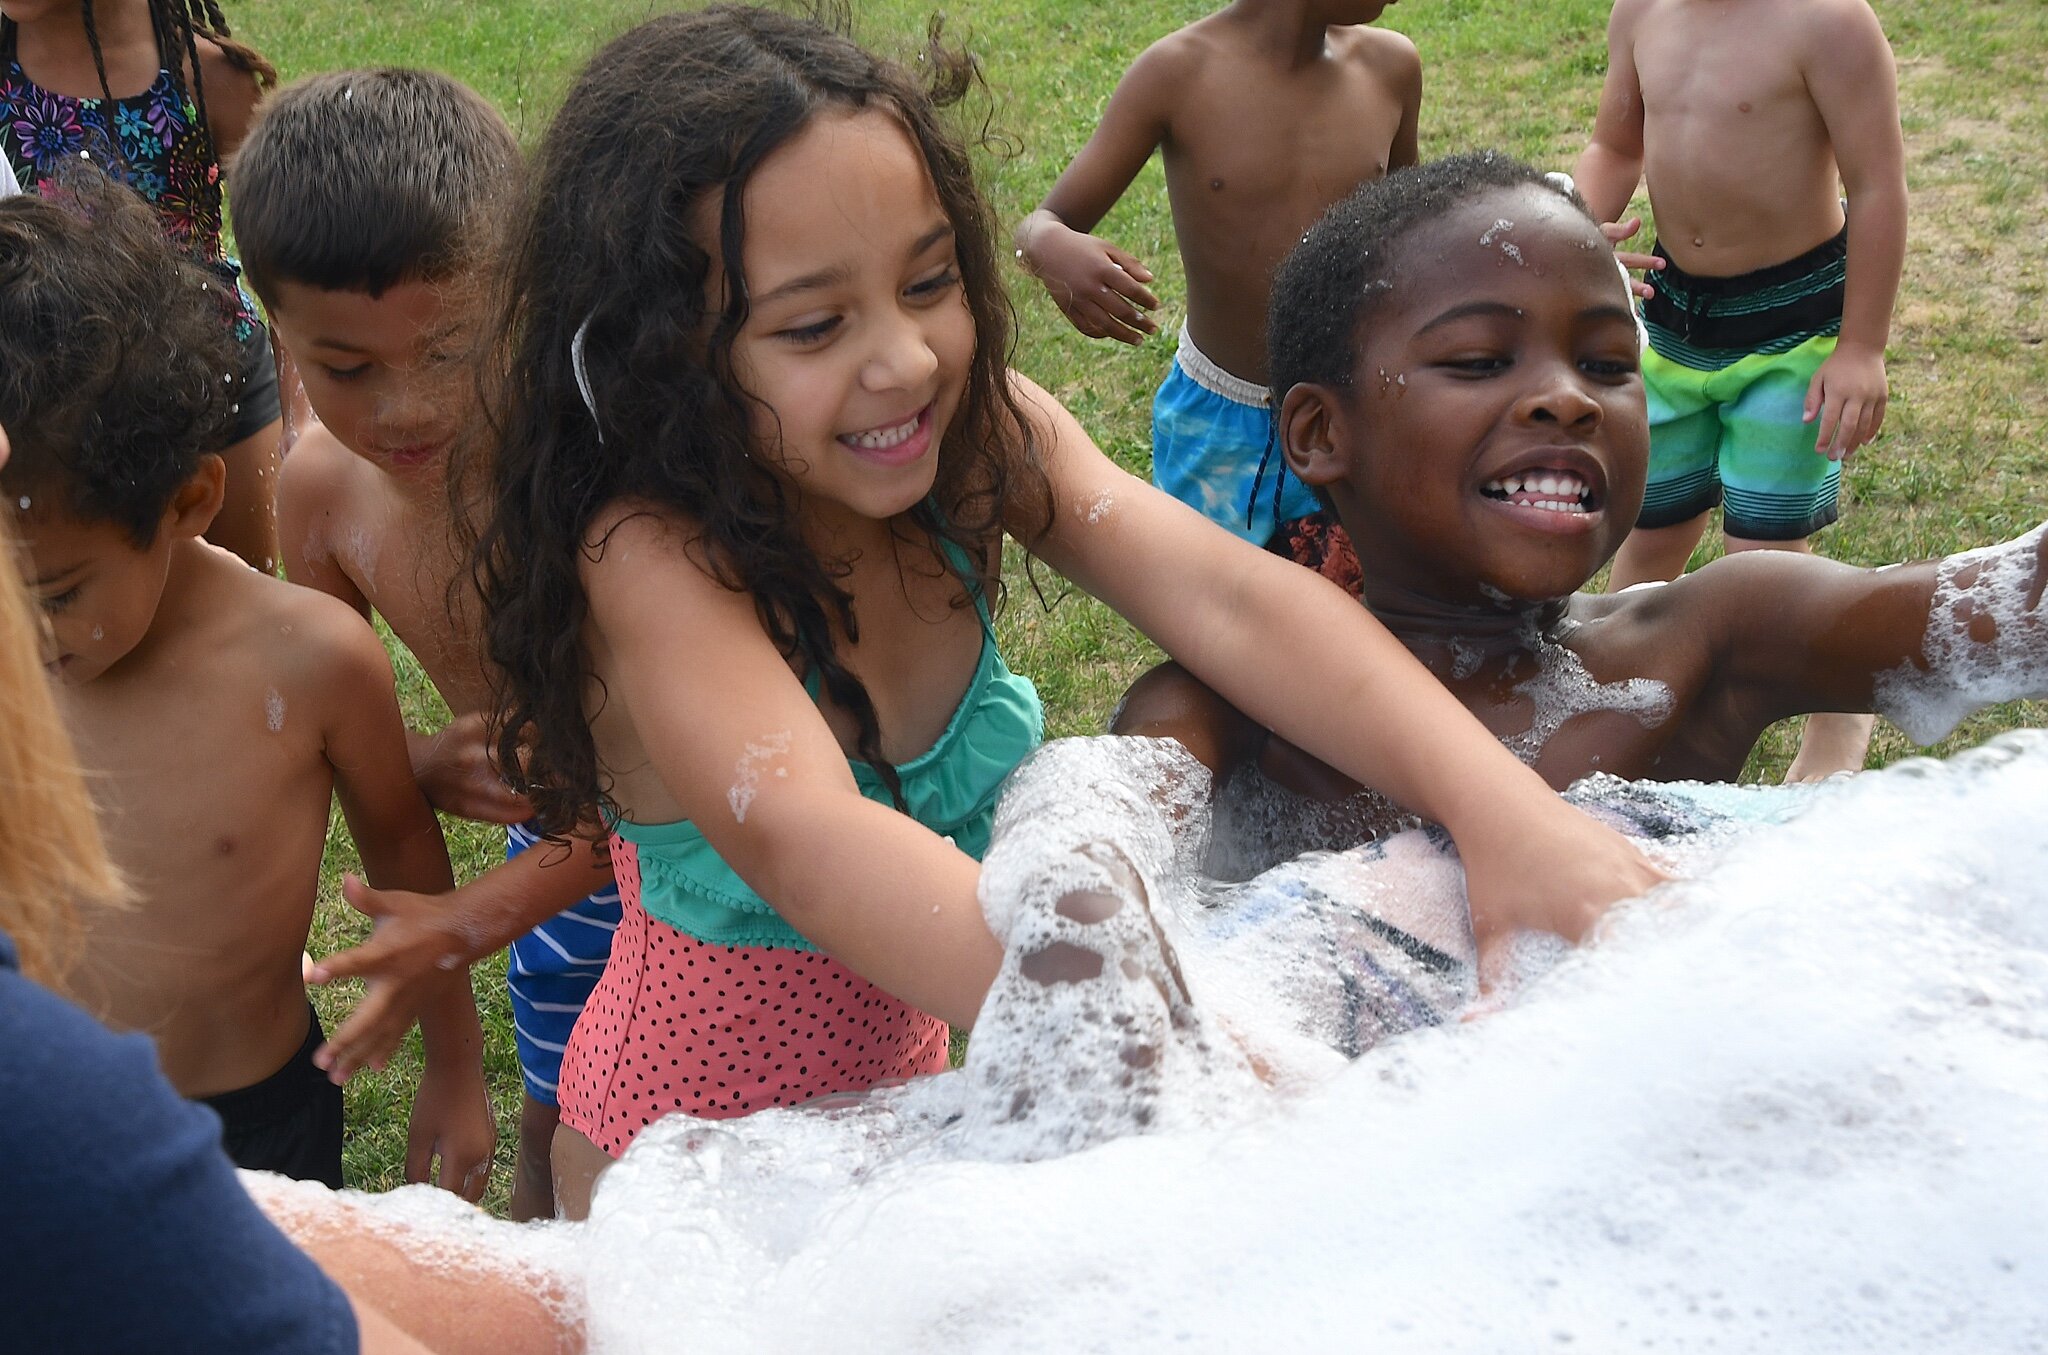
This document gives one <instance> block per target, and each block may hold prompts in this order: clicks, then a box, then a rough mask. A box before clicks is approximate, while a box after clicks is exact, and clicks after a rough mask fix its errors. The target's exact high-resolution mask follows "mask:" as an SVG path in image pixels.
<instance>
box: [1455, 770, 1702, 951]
mask: <svg viewBox="0 0 2048 1355" xmlns="http://www.w3.org/2000/svg"><path fill="white" fill-rule="evenodd" d="M1554 804H1555V809H1554V810H1553V811H1550V812H1549V815H1548V817H1549V822H1547V823H1544V824H1542V825H1540V826H1539V827H1537V828H1535V829H1534V830H1533V831H1532V827H1531V824H1530V821H1529V820H1528V818H1526V817H1523V818H1519V819H1518V820H1516V828H1515V831H1514V832H1513V834H1512V835H1510V836H1504V837H1502V838H1500V839H1498V840H1496V839H1494V838H1492V837H1491V836H1487V837H1483V838H1482V839H1481V840H1480V841H1478V842H1474V841H1472V840H1471V837H1472V835H1471V834H1470V833H1468V834H1466V836H1465V837H1464V838H1461V839H1460V840H1459V842H1458V851H1459V855H1460V856H1461V857H1463V859H1464V862H1465V892H1466V896H1467V898H1468V900H1469V901H1470V904H1471V910H1472V938H1473V940H1474V942H1476V943H1477V945H1478V950H1479V974H1480V980H1481V983H1482V985H1485V984H1486V983H1487V981H1488V976H1489V975H1491V974H1493V973H1495V972H1498V967H1499V965H1500V962H1501V960H1502V958H1503V953H1504V949H1505V947H1506V945H1507V942H1508V940H1509V938H1510V937H1512V936H1513V935H1514V934H1515V933H1516V932H1524V931H1536V932H1550V933H1553V934H1555V935H1557V936H1561V937H1563V938H1564V939H1565V940H1567V941H1569V942H1571V943H1572V944H1573V945H1578V944H1579V943H1581V942H1583V941H1585V940H1586V939H1587V938H1588V937H1590V936H1591V935H1593V933H1594V931H1595V929H1596V928H1597V927H1598V925H1599V923H1600V920H1601V918H1603V917H1604V916H1606V914H1607V911H1608V909H1610V908H1612V907H1613V906H1614V905H1615V904H1617V903H1619V902H1621V901H1622V900H1624V899H1632V898H1635V897H1637V896H1638V895H1641V894H1645V893H1648V892H1649V891H1650V890H1652V889H1654V888H1655V887H1657V886H1658V885H1660V884H1663V883H1665V882H1666V881H1667V880H1669V879H1670V876H1668V875H1667V874H1665V872H1664V871H1663V870H1662V869H1660V868H1659V867H1658V866H1657V865H1656V864H1654V863H1653V862H1651V861H1650V860H1649V858H1647V857H1645V856H1644V855H1643V854H1642V852H1641V851H1640V850H1639V849H1638V848H1637V847H1636V845H1635V844H1634V843H1633V842H1630V841H1629V840H1628V839H1627V838H1625V837H1623V836H1622V835H1621V834H1620V833H1617V832H1615V831H1614V830H1613V829H1612V828H1609V827H1608V826H1607V825H1606V824H1603V823H1601V822H1599V821H1598V820H1596V819H1593V818H1591V817H1590V816H1588V815H1586V814H1584V813H1581V812H1580V811H1579V810H1577V809H1575V808H1573V807H1572V806H1571V805H1568V804H1566V803H1565V802H1564V801H1563V800H1555V801H1554Z"/></svg>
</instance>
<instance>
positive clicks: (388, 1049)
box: [313, 987, 412, 1086]
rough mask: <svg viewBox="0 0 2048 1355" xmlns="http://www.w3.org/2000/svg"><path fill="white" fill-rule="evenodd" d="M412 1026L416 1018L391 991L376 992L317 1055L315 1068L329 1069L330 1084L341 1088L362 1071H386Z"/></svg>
mask: <svg viewBox="0 0 2048 1355" xmlns="http://www.w3.org/2000/svg"><path fill="white" fill-rule="evenodd" d="M411 1026H412V1014H411V1013H410V1012H409V1011H405V1010H404V1009H402V1008H401V1007H400V1006H399V1005H398V1003H397V1001H396V999H395V998H394V997H393V996H392V995H391V993H390V991H389V990H388V989H387V988H383V987H380V988H378V989H374V990H372V991H371V992H370V994H369V995H368V996H367V997H365V998H364V999H363V1000H362V1001H361V1002H359V1003H357V1004H356V1009H355V1010H354V1011H353V1012H351V1013H349V1016H348V1019H347V1020H345V1021H343V1022H342V1023H341V1025H339V1026H338V1027H336V1028H335V1031H334V1034H333V1035H331V1036H329V1037H328V1039H327V1043H326V1044H324V1045H322V1046H321V1047H320V1048H319V1049H318V1050H316V1051H314V1054H313V1064H314V1066H315V1067H317V1068H323V1069H325V1070H326V1072H327V1079H328V1081H330V1082H333V1083H334V1084H335V1085H337V1086H339V1085H340V1084H342V1083H344V1082H346V1081H348V1080H349V1078H350V1077H352V1076H354V1074H355V1073H356V1071H357V1070H358V1069H360V1068H364V1067H382V1066H383V1064H384V1062H385V1061H386V1060H387V1059H389V1058H390V1057H391V1055H392V1052H393V1051H394V1050H396V1049H397V1048H398V1042H399V1041H400V1040H402V1039H404V1038H405V1032H406V1031H407V1030H408V1029H409V1028H410V1027H411ZM323 1056H324V1057H323Z"/></svg>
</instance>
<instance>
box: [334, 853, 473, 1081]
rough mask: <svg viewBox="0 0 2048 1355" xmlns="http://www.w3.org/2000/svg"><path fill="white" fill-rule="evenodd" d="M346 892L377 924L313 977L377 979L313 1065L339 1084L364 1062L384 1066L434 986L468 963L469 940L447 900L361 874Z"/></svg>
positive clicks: (350, 878) (345, 881) (348, 881)
mask: <svg viewBox="0 0 2048 1355" xmlns="http://www.w3.org/2000/svg"><path fill="white" fill-rule="evenodd" d="M341 894H342V897H343V898H345V899H347V900H348V902H349V904H350V905H351V906H352V907H354V908H355V909H356V910H357V911H358V912H360V913H362V914H364V915H365V916H367V917H370V918H372V919H374V920H375V921H376V923H377V929H376V931H374V932H373V933H371V935H370V939H369V940H367V941H365V942H364V943H363V944H362V945H360V946H357V947H355V948H354V949H353V950H344V951H337V952H336V953H335V954H333V955H329V956H327V957H326V958H325V959H323V960H319V961H317V962H315V964H314V965H313V968H312V972H311V973H310V974H308V976H307V981H308V982H309V983H314V984H325V983H332V982H334V981H335V980H336V979H344V978H364V979H368V980H370V988H369V992H368V993H366V994H365V995H364V997H363V1000H362V1001H361V1002H359V1003H357V1004H356V1009H355V1010H354V1011H353V1012H351V1013H349V1017H348V1019H347V1020H346V1021H343V1022H342V1023H341V1025H340V1026H339V1027H338V1028H336V1030H335V1032H334V1034H333V1035H331V1036H330V1037H328V1040H327V1043H326V1044H324V1045H322V1046H321V1047H320V1048H319V1049H318V1050H316V1051H315V1052H314V1055H313V1062H314V1063H315V1064H317V1065H318V1066H319V1067H321V1068H324V1069H326V1070H327V1075H328V1077H329V1079H330V1080H332V1081H334V1082H336V1083H341V1082H346V1081H347V1080H348V1078H349V1075H350V1074H352V1073H354V1072H355V1070H356V1069H358V1068H360V1067H362V1066H363V1065H365V1064H368V1065H370V1066H371V1067H373V1068H382V1067H383V1066H384V1061H385V1060H386V1059H388V1058H390V1057H391V1052H392V1051H393V1050H394V1049H396V1048H397V1047H398V1042H399V1041H400V1040H402V1039H404V1038H405V1032H406V1031H407V1030H409V1029H411V1028H412V1023H413V1021H414V1020H415V1019H416V1018H417V1017H418V1015H419V1012H420V1009H421V1007H422V1006H424V1005H425V1003H426V1002H427V1000H428V998H429V996H430V991H429V990H430V989H431V988H432V986H433V985H434V983H435V982H436V981H437V980H438V979H439V978H440V977H441V976H442V975H443V974H445V973H446V971H448V970H450V969H453V968H456V967H457V966H459V965H462V964H464V963H465V962H466V957H465V955H464V953H463V946H462V943H461V941H460V939H459V937H458V936H457V934H456V933H455V932H454V931H453V930H452V928H451V927H450V926H449V910H448V908H447V907H446V903H445V900H443V899H441V898H438V897H436V896H435V895H432V894H414V893H409V892H407V891H405V890H402V889H372V888H371V887H370V886H369V885H368V884H366V883H365V882H364V881H363V880H362V879H361V877H359V876H356V875H345V876H343V877H342V881H341Z"/></svg>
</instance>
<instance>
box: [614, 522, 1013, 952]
mask: <svg viewBox="0 0 2048 1355" xmlns="http://www.w3.org/2000/svg"><path fill="white" fill-rule="evenodd" d="M945 544H946V546H947V553H948V554H949V555H953V554H954V553H955V552H954V551H953V549H952V544H951V543H950V542H947V543H945ZM956 567H957V568H961V569H962V572H963V573H966V572H967V571H966V569H965V567H964V564H963V563H962V562H960V561H958V560H957V559H956ZM970 577H971V575H970ZM969 586H970V587H972V588H973V590H974V608H975V611H976V612H978V613H979V614H980V616H981V659H980V662H978V663H977V664H976V665H975V668H974V677H973V680H972V681H970V682H969V683H968V684H967V691H966V694H965V695H963V696H962V697H961V698H960V705H959V707H958V708H957V709H955V710H954V712H953V718H952V720H950V721H949V722H948V723H947V725H946V729H945V732H944V733H942V734H940V735H939V737H938V741H937V742H936V743H934V744H933V745H932V746H931V747H930V748H928V749H926V750H925V751H924V752H923V753H921V754H919V755H918V756H917V757H915V758H912V759H911V760H910V761H909V762H906V763H903V764H902V765H900V766H898V767H897V768H896V775H897V778H898V780H899V781H900V783H901V785H902V788H903V802H904V805H905V807H906V808H907V810H908V812H909V814H910V817H912V818H914V819H916V820H917V821H918V822H919V823H921V824H923V825H924V826H925V827H927V828H929V829H931V830H932V831H933V832H935V833H939V834H942V835H943V836H945V837H948V838H951V839H952V841H953V844H954V845H955V846H957V847H958V848H960V850H961V851H964V852H966V853H967V854H968V855H969V856H972V857H973V858H974V859H975V860H977V861H979V860H980V859H981V855H982V853H983V852H985V851H987V850H988V839H989V831H990V829H991V828H992V827H993V825H994V822H995V813H996V797H997V794H998V793H999V792H1000V791H1001V790H1002V786H1003V781H1004V778H1006V777H1008V776H1009V774H1010V772H1011V769H1013V768H1014V767H1016V765H1017V764H1018V763H1019V762H1022V761H1023V760H1024V757H1025V755H1026V754H1027V753H1029V752H1030V751H1031V750H1032V749H1033V748H1036V747H1037V746H1038V744H1039V741H1040V739H1041V738H1042V737H1043V736H1044V730H1045V711H1044V708H1043V707H1042V706H1040V704H1039V701H1038V689H1037V688H1036V687H1034V686H1032V685H1031V679H1029V678H1026V677H1021V676H1019V675H1018V674H1015V673H1012V672H1011V671H1010V669H1009V666H1008V665H1006V664H1005V663H1004V662H1003V656H1002V655H1001V654H1000V653H998V652H997V650H996V640H995V632H994V630H993V629H992V628H991V627H990V625H989V616H988V605H987V603H986V601H985V600H984V599H983V597H982V594H981V589H980V587H979V586H978V585H976V584H973V583H970V585H969ZM817 688H818V683H817V677H816V675H815V674H813V675H811V676H810V677H807V678H806V679H805V680H804V689H805V690H806V691H808V692H810V694H811V699H812V700H814V701H815V700H817V697H818V690H817ZM847 762H848V764H849V765H850V766H851V767H852V769H853V779H854V781H855V783H856V784H858V785H859V787H860V793H861V794H862V795H864V796H866V797H867V798H868V799H870V800H875V801H878V802H879V803H882V804H890V803H892V802H891V801H890V799H889V789H888V787H887V785H885V784H884V783H883V781H882V776H881V773H879V772H877V771H876V770H875V769H874V768H873V767H872V766H870V765H869V764H867V763H865V762H861V761H859V760H857V759H854V758H848V759H847ZM612 831H613V832H614V833H617V834H618V835H619V836H620V837H621V838H623V839H624V840H626V841H627V842H630V843H632V844H633V846H634V848H635V849H636V850H637V851H638V853H639V856H640V906H641V907H642V908H643V909H645V910H646V912H647V914H648V916H649V917H653V918H656V919H658V920H659V921H661V922H665V923H667V924H668V925H669V926H671V927H674V928H675V929H676V930H678V931H681V932H687V933H688V934H690V935H691V936H694V937H696V938H697V939H698V940H699V941H704V942H707V943H709V944H712V945H720V946H779V947H782V948H783V949H786V950H816V949H817V947H816V946H814V945H812V944H811V943H810V942H809V941H806V940H805V939H804V938H803V937H802V936H800V935H799V934H798V933H797V931H796V929H795V928H794V927H792V926H790V925H789V924H788V923H787V922H784V921H783V920H782V918H781V917H780V916H778V915H777V914H776V912H775V910H774V909H773V908H772V907H770V906H769V904H768V901H767V900H765V899H763V898H762V897H761V896H760V895H759V894H756V893H755V892H754V891H753V890H752V889H751V888H750V887H749V886H748V885H747V883H746V881H744V880H742V879H740V877H739V875H738V873H737V872H735V871H734V870H733V868H732V867H731V866H729V865H727V864H726V863H725V859H724V858H723V857H721V856H720V855H719V854H718V853H717V852H715V851H713V850H712V848H711V844H710V843H709V842H706V841H705V840H704V835H703V834H702V833H700V832H698V831H697V828H696V825H694V824H692V823H691V822H690V821H689V820H688V819H679V820H677V821H676V822H674V823H632V822H629V821H627V820H624V819H618V820H614V821H613V823H612Z"/></svg>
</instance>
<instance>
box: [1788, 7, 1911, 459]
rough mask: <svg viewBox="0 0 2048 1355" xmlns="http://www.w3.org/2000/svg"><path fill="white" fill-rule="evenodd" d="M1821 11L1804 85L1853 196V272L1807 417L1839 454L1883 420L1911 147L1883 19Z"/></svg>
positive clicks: (1830, 451) (1825, 450)
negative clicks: (1904, 137)
mask: <svg viewBox="0 0 2048 1355" xmlns="http://www.w3.org/2000/svg"><path fill="white" fill-rule="evenodd" d="M1823 13H1824V16H1825V17H1824V20H1823V22H1822V23H1820V24H1819V25H1817V26H1816V29H1815V32H1814V43H1815V45H1814V47H1813V50H1812V59H1811V60H1809V61H1807V62H1806V63H1804V66H1805V72H1806V87H1807V89H1808V90H1809V91H1810V92H1811V93H1812V95H1813V102H1814V106H1815V107H1816V108H1818V109H1819V110H1820V115H1821V120H1822V121H1823V122H1824V123H1826V125H1827V129H1828V138H1829V140H1830V141H1831V142H1832V143H1833V145H1834V149H1835V163H1836V165H1837V166H1838V167H1839V168H1840V169H1841V172H1842V188H1843V191H1844V192H1846V193H1847V194H1848V195H1849V207H1848V220H1849V260H1848V264H1849V275H1848V279H1847V284H1846V286H1845V288H1844V291H1843V296H1842V334H1841V338H1840V339H1839V340H1838V341H1837V343H1836V346H1835V351H1834V353H1833V355H1831V356H1830V357H1829V358H1828V360H1827V361H1826V362H1824V363H1822V364H1821V368H1820V370H1819V371H1818V372H1815V373H1814V376H1813V384H1812V385H1811V387H1810V388H1809V389H1808V391H1807V394H1806V417H1807V419H1809V420H1812V419H1816V418H1817V419H1819V420H1820V427H1819V430H1818V431H1819V444H1818V450H1819V451H1820V452H1821V453H1822V454H1823V455H1825V456H1828V457H1830V458H1833V459H1836V460H1839V459H1841V458H1842V457H1845V456H1848V455H1849V454H1850V453H1851V452H1853V451H1855V450H1856V449H1857V448H1858V447H1861V446H1862V445H1863V444H1864V443H1866V442H1869V441H1870V440H1871V439H1872V438H1874V437H1876V436H1877V433H1878V430H1879V429H1880V428H1881V427H1883V425H1884V415H1885V404H1886V385H1885V371H1884V345H1885V340H1886V338H1887V337H1888V336H1889V335H1890V333H1891V323H1892V306H1893V304H1894V303H1895V302H1896V301H1897V300H1898V295H1899V275H1900V273H1901V272H1903V271H1904V269H1905V266H1906V164H1905V161H1906V153H1905V147H1904V145H1903V144H1902V141H1901V138H1900V135H1899V94H1898V72H1897V69H1896V67H1895V65H1894V63H1893V61H1892V49H1891V45H1890V44H1889V43H1887V42H1886V41H1885V37H1884V30H1883V29H1882V28H1880V27H1879V26H1878V22H1877V16H1876V15H1875V14H1873V13H1871V11H1870V7H1869V6H1868V5H1866V4H1864V3H1863V0H1841V2H1840V3H1836V4H1832V5H1829V6H1827V7H1826V8H1825V10H1824V11H1823Z"/></svg>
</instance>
